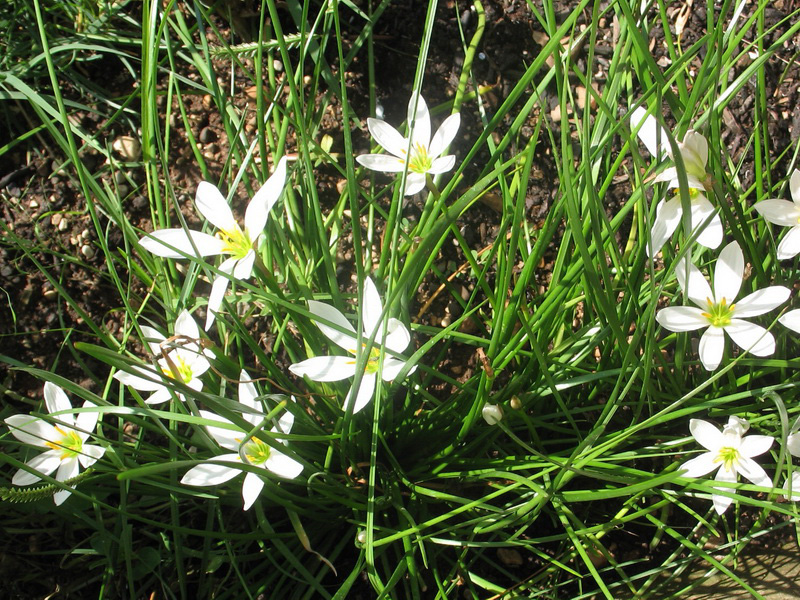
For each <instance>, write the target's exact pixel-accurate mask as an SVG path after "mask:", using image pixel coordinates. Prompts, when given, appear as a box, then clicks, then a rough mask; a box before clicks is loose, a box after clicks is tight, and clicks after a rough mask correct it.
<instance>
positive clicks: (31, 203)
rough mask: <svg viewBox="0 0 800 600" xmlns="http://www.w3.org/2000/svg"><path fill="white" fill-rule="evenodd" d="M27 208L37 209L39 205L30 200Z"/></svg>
mask: <svg viewBox="0 0 800 600" xmlns="http://www.w3.org/2000/svg"><path fill="white" fill-rule="evenodd" d="M28 206H30V207H31V208H39V203H38V202H37V201H36V200H31V201H30V204H28Z"/></svg>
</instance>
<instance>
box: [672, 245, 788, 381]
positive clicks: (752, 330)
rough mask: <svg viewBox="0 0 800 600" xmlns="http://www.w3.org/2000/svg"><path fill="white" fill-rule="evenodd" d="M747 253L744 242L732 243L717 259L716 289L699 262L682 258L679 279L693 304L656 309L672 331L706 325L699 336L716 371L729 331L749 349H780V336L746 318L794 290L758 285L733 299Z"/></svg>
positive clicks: (760, 352) (764, 352)
mask: <svg viewBox="0 0 800 600" xmlns="http://www.w3.org/2000/svg"><path fill="white" fill-rule="evenodd" d="M743 274H744V256H743V254H742V250H741V248H739V244H737V243H736V242H731V243H730V244H728V245H727V246H725V248H723V250H722V252H720V255H719V258H718V259H717V265H716V268H715V271H714V291H713V292H712V291H711V288H710V287H709V285H708V282H707V281H706V280H705V278H704V277H703V275H702V274H701V273H700V271H699V270H698V268H697V267H695V266H694V265H693V264H691V263H689V265H688V267H687V265H686V261H685V260H681V261H680V262H679V263H678V266H677V267H676V268H675V275H676V276H677V278H678V284H680V286H681V290H683V293H684V295H686V296H688V298H689V299H690V300H691V301H692V302H694V303H695V304H696V305H697V307H699V308H696V307H694V306H670V307H668V308H664V309H662V310H660V311H658V313H657V314H656V320H657V321H658V322H659V323H660V324H661V326H662V327H665V328H666V329H669V330H670V331H694V330H695V329H702V328H704V327H707V329H706V331H705V332H704V333H703V336H702V337H701V338H700V349H699V352H700V360H701V362H702V363H703V366H704V367H705V368H706V369H708V370H709V371H713V370H714V369H716V368H717V367H718V366H719V363H720V362H721V361H722V352H723V350H724V348H725V335H724V334H725V333H727V334H728V335H729V336H731V339H732V340H733V341H734V342H736V344H737V345H739V346H740V347H741V348H743V349H744V350H747V351H748V352H750V353H751V354H755V355H756V356H769V355H771V354H772V353H774V352H775V338H774V337H772V334H771V333H770V332H769V331H767V330H766V329H764V328H763V327H761V326H759V325H755V324H753V323H750V322H748V321H744V320H743V319H745V318H747V317H755V316H758V315H763V314H764V313H766V312H768V311H770V310H773V309H774V308H777V307H778V306H780V305H781V304H783V303H784V302H786V300H787V298H789V294H790V291H789V289H788V288H786V287H783V286H781V285H774V286H772V287H768V288H764V289H763V290H758V291H757V292H753V293H752V294H750V295H748V296H745V297H744V298H742V300H740V301H739V302H734V300H736V296H737V295H738V294H739V289H740V288H741V286H742V276H743Z"/></svg>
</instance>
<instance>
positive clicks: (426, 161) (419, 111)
mask: <svg viewBox="0 0 800 600" xmlns="http://www.w3.org/2000/svg"><path fill="white" fill-rule="evenodd" d="M460 125H461V115H460V114H459V113H455V114H453V115H450V116H449V117H447V118H446V119H445V120H444V122H443V123H442V124H441V125H440V126H439V129H438V130H437V131H436V133H435V134H434V136H433V139H431V117H430V113H429V112H428V105H427V104H426V103H425V100H424V99H423V98H422V96H420V95H418V94H415V95H412V96H411V100H410V101H409V103H408V127H409V128H410V129H411V135H410V139H409V138H404V137H403V136H402V134H400V132H398V131H397V130H396V129H395V128H394V127H392V126H391V125H389V124H388V123H386V122H385V121H383V120H381V119H372V118H369V119H367V127H368V128H369V132H370V134H372V137H373V138H375V141H377V142H378V143H379V144H380V145H381V146H383V147H384V148H385V149H386V150H387V151H388V152H390V153H391V154H393V155H394V156H388V155H386V154H362V155H361V156H357V157H356V160H357V161H358V162H359V163H360V164H362V165H364V166H365V167H367V168H368V169H372V170H374V171H384V172H387V173H402V172H403V171H405V170H406V169H408V174H407V175H406V189H405V192H404V195H406V196H412V195H414V194H416V193H417V192H419V191H421V190H422V188H424V187H425V174H426V173H430V174H431V175H438V174H439V173H446V172H447V171H449V170H451V169H452V168H453V166H454V165H455V164H456V157H455V156H454V155H452V154H450V155H448V156H439V155H440V154H441V153H442V152H444V151H445V150H446V149H447V147H448V146H449V145H450V143H451V142H452V141H453V138H454V137H455V136H456V133H457V132H458V127H459V126H460Z"/></svg>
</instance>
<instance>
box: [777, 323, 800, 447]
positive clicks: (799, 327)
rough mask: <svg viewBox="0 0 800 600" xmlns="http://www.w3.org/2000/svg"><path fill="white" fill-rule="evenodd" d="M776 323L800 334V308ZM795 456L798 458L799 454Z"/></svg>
mask: <svg viewBox="0 0 800 600" xmlns="http://www.w3.org/2000/svg"><path fill="white" fill-rule="evenodd" d="M778 322H779V323H780V324H781V325H783V326H784V327H788V328H789V329H791V330H792V331H794V332H796V333H800V308H795V309H794V310H790V311H789V312H787V313H786V314H785V315H782V316H781V317H780V318H779V319H778ZM797 456H800V454H798V455H797Z"/></svg>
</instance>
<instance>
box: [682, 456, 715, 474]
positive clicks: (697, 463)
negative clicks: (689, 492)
mask: <svg viewBox="0 0 800 600" xmlns="http://www.w3.org/2000/svg"><path fill="white" fill-rule="evenodd" d="M715 458H716V456H715V455H714V453H713V452H703V453H702V454H701V455H699V456H696V457H694V458H692V459H691V460H687V461H686V462H684V463H683V464H682V465H681V466H680V467H678V470H679V471H685V473H684V474H683V477H703V476H704V475H708V474H709V473H711V471H713V470H714V469H716V468H717V467H719V463H718V462H716V460H715Z"/></svg>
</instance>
